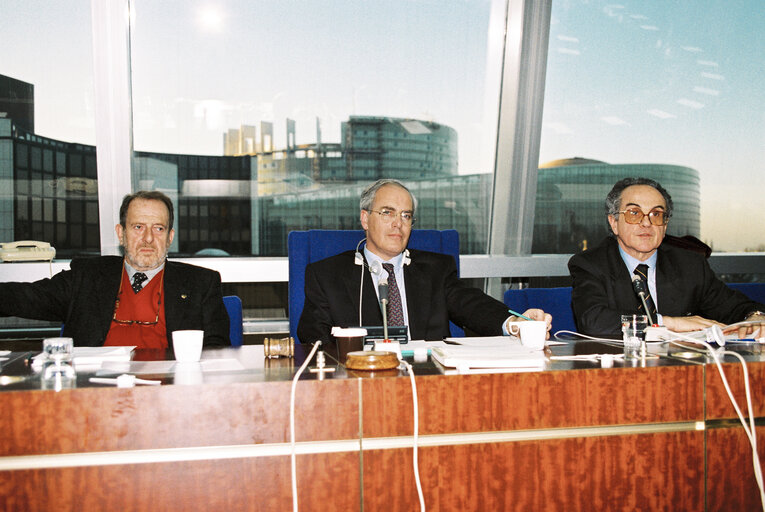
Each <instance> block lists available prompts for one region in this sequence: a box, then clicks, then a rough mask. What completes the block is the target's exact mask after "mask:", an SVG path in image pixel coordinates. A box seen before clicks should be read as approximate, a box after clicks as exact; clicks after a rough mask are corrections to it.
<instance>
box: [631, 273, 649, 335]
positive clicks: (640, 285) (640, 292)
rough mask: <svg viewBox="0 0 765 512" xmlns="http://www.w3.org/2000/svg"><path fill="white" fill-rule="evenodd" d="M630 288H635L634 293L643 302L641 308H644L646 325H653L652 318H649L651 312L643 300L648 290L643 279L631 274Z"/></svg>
mask: <svg viewBox="0 0 765 512" xmlns="http://www.w3.org/2000/svg"><path fill="white" fill-rule="evenodd" d="M632 289H633V290H635V293H636V294H637V296H638V297H639V298H640V301H641V302H642V303H643V310H645V314H646V316H647V317H648V325H654V321H653V318H651V312H650V311H649V310H648V304H646V302H645V298H646V295H647V294H648V290H647V289H646V284H645V281H643V280H642V279H641V278H640V276H639V275H637V274H635V275H633V276H632Z"/></svg>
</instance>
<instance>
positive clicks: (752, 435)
mask: <svg viewBox="0 0 765 512" xmlns="http://www.w3.org/2000/svg"><path fill="white" fill-rule="evenodd" d="M667 332H670V333H672V334H673V335H675V336H677V337H678V338H680V339H683V340H686V341H690V342H692V343H697V344H700V345H703V346H704V348H706V351H707V352H709V354H710V355H711V356H712V360H713V361H714V362H715V366H717V371H718V372H719V373H720V378H721V379H722V382H723V385H724V386H725V392H726V393H727V394H728V399H729V400H730V401H731V404H733V408H734V409H735V410H736V414H737V415H738V419H739V421H740V422H741V426H742V427H743V428H744V432H745V433H746V436H747V437H748V438H749V444H750V446H751V447H752V465H753V466H754V478H755V480H756V481H757V487H758V488H759V490H760V503H761V505H762V509H763V511H765V487H764V486H763V480H762V466H761V465H760V457H759V455H758V454H757V432H756V430H755V425H754V413H753V411H752V392H751V388H750V386H749V373H748V371H747V367H746V361H745V360H744V358H743V357H741V354H738V353H736V352H733V351H730V350H724V349H723V350H721V351H720V352H718V351H717V350H715V349H714V348H713V347H712V346H711V345H710V344H709V343H707V342H706V341H704V340H699V339H696V338H693V337H691V336H687V335H684V334H680V333H677V332H674V331H670V330H669V329H668V330H667ZM723 341H724V340H723ZM669 342H670V343H673V344H675V345H677V346H680V347H682V348H684V349H691V350H694V348H693V347H688V345H687V344H682V343H678V342H676V341H673V340H669ZM695 350H698V349H695ZM698 352H702V353H704V351H702V350H698ZM720 353H722V354H723V355H731V356H734V357H735V358H737V359H738V360H739V362H741V369H742V372H743V374H744V391H745V394H746V405H747V411H748V412H749V426H747V424H746V419H745V418H744V415H743V413H742V412H741V409H740V408H739V406H738V402H736V399H735V397H734V396H733V392H732V391H731V389H730V386H729V385H728V379H727V378H726V377H725V372H724V371H723V368H722V363H721V361H720V356H719V354H720Z"/></svg>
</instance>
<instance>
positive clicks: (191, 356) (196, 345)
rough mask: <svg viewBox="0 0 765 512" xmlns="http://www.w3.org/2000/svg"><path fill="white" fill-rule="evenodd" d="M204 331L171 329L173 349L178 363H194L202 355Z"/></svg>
mask: <svg viewBox="0 0 765 512" xmlns="http://www.w3.org/2000/svg"><path fill="white" fill-rule="evenodd" d="M204 337H205V332H204V331H192V330H188V331H173V351H174V352H175V360H176V361H178V362H179V363H195V362H197V361H199V358H200V357H202V341H203V340H204Z"/></svg>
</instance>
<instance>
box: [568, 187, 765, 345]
mask: <svg viewBox="0 0 765 512" xmlns="http://www.w3.org/2000/svg"><path fill="white" fill-rule="evenodd" d="M672 207H673V205H672V198H671V197H670V195H669V193H668V192H667V191H666V190H665V189H664V187H662V186H661V185H660V184H659V183H657V182H656V181H654V180H651V179H647V178H625V179H623V180H621V181H619V182H618V183H616V185H614V187H613V189H611V192H610V193H609V194H608V197H607V198H606V209H607V216H608V223H609V226H610V228H611V231H612V232H613V235H614V236H613V237H608V238H607V239H606V240H605V241H604V242H603V243H602V244H601V245H600V246H598V247H596V248H595V249H592V250H589V251H585V252H583V253H581V254H577V255H575V256H573V257H572V258H571V260H569V263H568V267H569V271H570V272H571V276H572V278H573V292H572V307H573V310H574V317H575V318H576V323H577V328H578V329H579V331H580V332H582V333H589V334H595V335H600V334H617V333H619V332H620V330H621V315H623V314H630V315H631V314H634V313H640V314H645V311H644V309H643V308H644V306H643V305H642V304H641V302H640V300H639V298H638V296H637V294H636V293H635V290H634V289H633V279H635V278H634V277H633V276H635V275H637V277H638V278H639V279H640V280H642V281H644V282H645V283H646V284H647V287H648V294H647V296H648V298H647V299H646V304H647V306H648V308H649V310H651V311H649V312H650V313H653V315H652V316H653V318H655V319H658V320H657V322H656V323H658V324H660V325H664V326H666V327H667V328H668V329H670V330H672V331H676V332H683V331H694V330H699V329H703V328H705V327H709V326H711V325H720V326H723V325H724V324H732V323H736V322H740V321H744V320H749V321H754V322H755V325H750V326H747V327H742V328H741V329H739V331H738V334H739V336H740V337H743V336H745V335H746V334H748V333H752V332H754V331H757V330H758V329H759V332H760V334H759V336H765V329H761V328H765V313H763V311H765V305H763V304H760V303H757V302H754V301H751V300H749V299H748V298H747V297H746V296H745V295H743V294H741V293H739V292H737V291H734V290H732V289H730V288H728V287H727V286H725V284H724V283H723V282H722V281H720V280H719V279H718V278H717V277H716V276H715V274H714V272H712V269H711V268H710V267H709V264H708V263H707V261H706V258H705V256H704V255H703V254H700V253H698V252H693V251H690V250H687V249H681V248H679V247H674V246H671V245H669V244H667V243H662V242H663V241H664V236H665V234H666V231H667V222H668V221H669V219H670V217H671V216H672ZM756 322H759V324H757V323H756ZM755 334H756V332H755Z"/></svg>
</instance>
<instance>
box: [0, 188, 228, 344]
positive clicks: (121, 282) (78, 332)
mask: <svg viewBox="0 0 765 512" xmlns="http://www.w3.org/2000/svg"><path fill="white" fill-rule="evenodd" d="M115 230H116V233H117V236H118V238H119V240H120V244H121V246H122V248H123V250H124V251H123V252H124V257H119V256H101V257H97V258H82V259H74V260H72V263H71V265H70V267H71V270H66V271H63V272H60V273H58V274H56V275H55V276H53V277H52V278H50V279H42V280H40V281H36V282H34V283H2V284H0V315H5V316H19V317H24V318H33V319H39V320H52V321H57V322H62V323H64V333H63V335H64V336H66V337H71V338H73V339H74V344H75V345H76V346H100V345H127V346H133V345H135V346H137V347H139V348H153V349H164V348H167V347H168V346H170V341H171V339H172V332H173V331H175V330H182V329H197V330H203V331H204V333H205V334H204V345H205V346H212V345H224V346H225V345H229V344H230V341H229V337H228V332H229V319H228V314H227V313H226V309H225V306H224V305H223V297H222V293H221V282H220V275H219V274H218V272H214V271H212V270H208V269H204V268H201V267H196V266H193V265H187V264H184V263H179V262H171V261H167V253H168V250H169V249H170V244H171V243H172V241H173V236H174V234H175V231H174V230H173V203H172V202H171V201H170V198H168V197H167V196H166V195H165V194H163V193H161V192H155V191H151V192H147V191H139V192H136V193H135V194H129V195H127V196H125V198H124V199H123V201H122V206H121V207H120V223H119V224H118V225H117V226H116V227H115Z"/></svg>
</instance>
